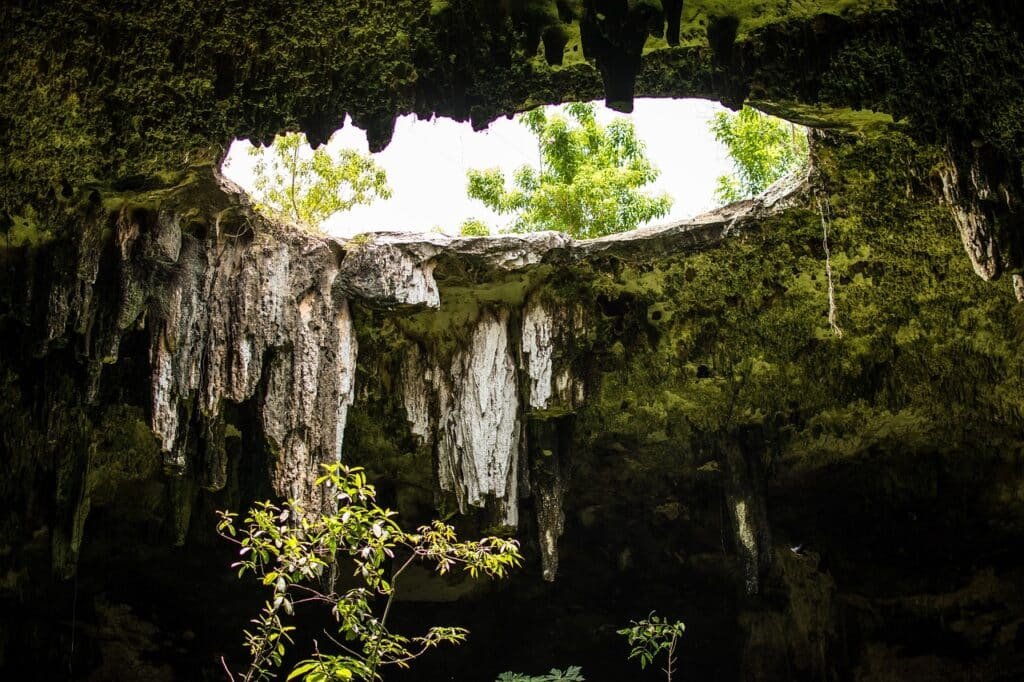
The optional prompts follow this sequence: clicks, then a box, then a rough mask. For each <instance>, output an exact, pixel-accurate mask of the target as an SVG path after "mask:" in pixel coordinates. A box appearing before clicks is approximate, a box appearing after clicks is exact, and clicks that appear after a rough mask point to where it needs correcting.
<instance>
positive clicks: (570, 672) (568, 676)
mask: <svg viewBox="0 0 1024 682" xmlns="http://www.w3.org/2000/svg"><path fill="white" fill-rule="evenodd" d="M559 681H562V682H585V678H584V677H583V673H582V671H581V670H580V667H579V666H577V665H571V666H569V667H568V668H566V669H565V670H559V669H558V668H552V669H551V671H550V672H548V673H547V674H545V675H536V676H534V675H523V674H522V673H502V674H500V675H498V679H496V680H495V682H559Z"/></svg>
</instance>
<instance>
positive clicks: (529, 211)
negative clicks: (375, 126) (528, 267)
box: [222, 99, 808, 239]
mask: <svg viewBox="0 0 1024 682" xmlns="http://www.w3.org/2000/svg"><path fill="white" fill-rule="evenodd" d="M807 159H808V144H807V131H806V129H805V128H803V127H801V126H798V125H795V124H792V123H789V122H787V121H784V120H782V119H777V118H774V117H772V116H769V115H767V114H764V113H761V112H759V111H757V110H755V109H750V108H744V109H743V110H741V111H739V112H732V111H730V110H728V109H726V108H725V107H723V106H721V105H719V104H717V103H714V102H710V101H707V100H697V99H639V100H637V101H636V105H635V108H634V111H633V113H632V114H629V115H623V114H620V113H618V112H614V111H612V110H610V109H607V108H605V107H604V105H603V104H602V103H600V102H588V103H577V104H565V105H558V106H545V107H540V108H538V109H535V110H532V111H529V112H526V113H523V114H518V115H515V116H512V117H508V118H503V119H499V120H497V121H494V122H493V123H492V124H491V125H490V126H489V127H488V128H486V129H485V130H481V131H473V129H472V127H471V126H470V124H469V123H460V122H456V121H453V120H450V119H445V118H434V119H430V120H420V119H418V118H417V117H416V116H415V115H408V116H404V117H402V118H400V119H399V120H398V122H397V125H396V127H395V134H394V137H393V139H392V142H391V144H390V145H389V146H388V147H387V148H386V149H384V150H383V151H381V152H379V153H376V154H370V153H369V148H368V145H367V140H366V133H365V131H363V130H360V129H359V128H357V127H355V126H354V125H351V122H350V121H349V120H346V124H345V125H344V126H343V127H342V128H341V129H339V130H338V131H336V132H335V133H334V135H332V136H331V138H330V140H329V141H328V142H327V144H325V145H323V146H321V147H320V148H318V149H316V150H314V149H312V148H311V147H310V146H309V145H308V144H307V143H306V139H305V137H304V136H303V135H302V134H301V133H289V134H286V135H282V136H279V137H278V138H277V139H276V140H275V141H274V143H273V144H272V145H270V146H266V147H254V146H253V145H252V144H251V143H250V142H249V141H247V140H235V141H234V142H233V143H232V145H231V148H230V150H229V152H228V154H227V156H226V158H225V161H224V163H223V165H222V172H223V174H224V175H225V176H226V177H227V178H229V179H230V180H232V181H234V182H235V183H236V184H238V185H239V186H241V187H242V189H244V190H245V191H246V192H248V193H249V194H250V196H251V197H252V198H253V200H254V204H255V205H256V206H257V208H258V210H260V211H261V212H263V213H265V214H267V215H269V216H271V217H273V218H276V219H278V220H283V221H285V222H289V223H293V224H296V225H298V226H300V227H302V228H304V229H308V230H311V231H315V232H323V233H326V234H329V235H331V236H335V237H339V238H348V237H352V236H354V235H357V234H362V233H367V232H376V231H401V232H414V233H416V232H418V233H427V232H441V233H445V234H449V235H458V234H462V235H465V236H485V235H497V234H503V233H510V232H534V231H542V230H554V231H559V232H565V233H567V234H569V235H570V236H572V237H574V238H578V239H586V238H593V237H601V236H605V235H608V234H613V233H618V232H626V231H629V230H632V229H635V228H638V227H644V226H647V225H652V224H671V223H678V222H682V221H685V220H687V219H690V218H693V217H695V216H697V215H699V214H702V213H705V212H707V211H711V210H714V209H715V208H718V207H720V206H722V205H725V204H727V203H731V202H733V201H737V200H741V199H746V198H752V197H754V196H757V195H758V194H760V193H762V192H764V191H765V190H766V189H767V188H768V187H769V186H771V185H772V184H773V183H775V182H777V181H778V180H780V179H781V178H783V177H787V176H790V175H792V174H794V173H800V172H804V171H805V170H806V168H807V163H808V161H807Z"/></svg>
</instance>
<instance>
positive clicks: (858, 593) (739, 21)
mask: <svg viewBox="0 0 1024 682" xmlns="http://www.w3.org/2000/svg"><path fill="white" fill-rule="evenodd" d="M0 25H2V27H3V35H4V40H3V41H2V42H0V54H2V59H0V82H2V83H3V87H2V88H0V131H2V133H3V135H2V140H3V141H2V145H3V153H2V155H0V158H2V161H0V232H2V233H3V239H2V241H0V262H2V267H3V275H2V277H3V282H2V284H0V382H2V386H3V389H2V392H0V401H2V408H0V461H2V462H3V464H4V468H3V476H2V477H0V499H2V500H3V502H2V505H3V508H4V513H3V514H2V515H0V676H2V677H3V678H4V679H40V680H45V679H54V680H56V679H61V680H70V679H75V680H79V679H80V680H137V679H146V680H207V679H209V680H215V679H220V680H223V679H226V676H225V671H224V668H223V667H222V659H223V660H225V661H231V662H234V661H237V660H243V659H244V657H245V650H244V647H243V639H242V630H243V629H244V628H246V627H247V624H248V622H249V619H250V618H252V617H253V615H254V614H255V613H256V611H257V610H258V609H259V605H260V603H261V601H262V597H261V594H260V593H259V592H258V591H256V590H254V589H253V585H252V584H251V581H250V582H246V581H242V580H238V579H237V577H236V575H235V571H234V570H232V568H231V563H232V562H233V561H234V560H235V558H236V557H235V552H234V550H233V549H232V547H230V546H229V545H227V544H226V543H224V542H223V541H222V540H221V539H220V538H218V536H217V534H216V532H215V526H216V523H217V518H218V517H217V511H218V510H236V511H241V510H244V509H245V508H247V507H248V506H249V505H251V504H252V503H254V502H256V501H259V500H266V499H278V500H280V499H283V498H292V499H295V500H301V501H302V502H303V503H304V504H306V505H308V506H309V507H310V508H327V507H328V506H329V502H328V500H327V499H326V498H325V496H324V492H323V489H322V488H321V487H318V486H317V485H315V479H316V478H317V476H318V468H317V467H318V465H319V464H322V463H330V462H336V461H337V460H338V459H339V458H341V459H342V460H343V461H345V462H348V463H351V464H355V465H359V466H362V467H365V469H366V471H367V472H368V474H369V477H370V479H371V480H372V481H373V482H374V483H375V484H376V486H377V489H378V492H379V494H380V498H381V500H382V501H383V503H384V504H387V505H389V506H390V507H392V508H394V509H397V510H398V512H399V513H400V515H401V516H400V518H402V519H403V520H406V519H407V520H409V522H411V523H422V522H425V521H427V520H429V519H431V518H434V517H438V516H442V517H443V518H446V519H449V520H451V522H452V523H453V524H455V525H456V526H457V527H458V528H459V530H460V533H463V534H465V535H480V534H484V533H486V532H489V529H493V528H495V527H500V528H502V529H505V530H506V531H507V532H509V533H511V534H512V536H513V537H515V538H517V539H518V540H519V541H520V543H521V547H522V551H523V555H524V561H523V565H522V567H521V568H519V569H517V570H515V571H513V572H512V574H511V575H510V577H509V578H508V579H506V580H502V581H497V582H494V583H483V584H481V583H477V582H475V581H468V580H467V579H464V578H462V579H460V578H457V577H450V576H449V577H443V578H441V579H439V580H434V581H430V580H427V579H426V577H429V576H420V577H418V578H417V579H416V580H410V581H409V582H410V587H409V588H408V589H406V590H404V591H400V592H399V601H398V603H397V607H396V616H395V617H396V620H395V625H396V627H399V628H408V629H410V630H412V631H415V630H416V629H417V628H422V627H423V626H424V625H429V624H433V623H436V622H443V623H451V624H455V625H461V626H464V627H467V628H469V629H470V631H471V634H470V636H469V639H468V641H467V642H466V643H465V644H463V645H462V646H459V647H455V648H446V649H441V650H438V651H435V652H431V653H430V654H429V655H427V656H425V657H424V658H423V659H421V660H417V661H416V663H415V664H414V665H413V666H412V667H411V668H410V669H408V670H398V671H394V672H392V671H389V672H388V673H387V674H386V679H387V680H392V679H393V680H397V681H401V680H407V681H410V682H411V681H414V680H492V679H495V678H496V677H497V676H498V675H499V674H501V673H502V672H504V671H521V672H524V673H541V672H543V671H545V670H548V669H550V668H566V667H568V666H570V665H578V666H580V667H581V668H582V670H583V673H584V674H585V675H586V679H587V680H596V681H598V682H600V681H601V680H623V679H637V680H640V679H650V680H654V679H660V678H661V676H662V673H661V672H660V671H659V670H658V669H657V666H650V667H648V668H647V669H645V670H641V669H640V667H639V666H638V665H637V664H636V662H635V661H630V660H627V656H628V653H629V650H628V646H627V645H626V643H625V642H624V641H623V638H622V637H621V636H620V635H618V634H617V633H616V630H617V629H620V628H622V627H624V626H626V625H627V624H628V623H629V622H630V621H631V620H635V619H639V618H643V617H644V616H645V615H647V614H648V613H649V612H651V611H652V610H657V612H658V613H660V614H664V615H666V616H669V617H672V618H679V619H681V620H683V621H685V623H686V633H685V635H684V636H683V637H682V639H681V640H680V644H679V650H678V656H679V660H678V670H679V675H680V676H681V678H685V679H714V680H734V679H735V680H766V681H775V680H778V681H784V680H855V681H858V682H869V681H870V682H883V681H885V682H888V681H895V680H908V681H909V680H972V681H976V680H985V681H989V680H991V681H998V680H1006V681H1009V680H1019V679H1022V678H1024V568H1022V566H1021V564H1022V559H1024V542H1022V540H1024V359H1022V355H1021V353H1020V350H1019V349H1020V343H1021V341H1022V340H1024V307H1022V306H1021V303H1020V301H1022V300H1024V203H1022V202H1024V104H1022V103H1024V48H1022V45H1024V6H1022V5H1019V4H1017V3H1010V2H1004V1H1001V0H821V1H820V2H789V1H783V0H764V1H762V2H751V1H748V0H689V1H687V2H678V1H669V0H558V1H557V2H556V1H555V0H528V1H526V0H502V1H500V2H494V1H492V0H429V1H428V0H393V1H392V2H383V1H376V0H362V1H356V0H333V1H325V2H296V1H294V0H279V1H271V0H252V1H251V2H248V3H231V2H225V3H214V2H197V1H195V0H168V1H167V2H163V3H156V4H154V3H131V2H125V3H100V2H96V1H95V0H84V1H81V0H49V1H44V0H14V1H13V2H8V3H5V4H4V7H3V8H2V9H0ZM636 97H661V98H666V97H673V98H683V97H694V98H703V99H708V100H714V101H717V102H721V103H722V104H724V105H726V106H728V107H731V108H733V109H737V108H739V107H741V106H743V105H744V104H746V105H749V106H752V107H755V108H757V109H759V110H761V111H764V112H766V113H770V114H772V115H774V116H779V117H781V118H784V119H787V120H789V121H793V122H795V123H798V124H800V125H805V126H808V127H809V128H810V129H811V131H812V132H811V169H810V171H809V173H808V174H807V175H806V176H802V177H799V178H794V179H793V180H792V181H790V182H787V183H784V184H782V185H779V186H776V187H774V188H772V190H771V191H769V192H768V193H766V194H764V195H762V196H760V197H758V198H756V199H751V200H745V201H740V202H737V203H734V204H731V205H728V206H725V207H723V208H721V209H719V210H717V211H714V212H712V213H708V214H704V215H702V216H700V217H698V218H695V219H693V220H688V221H683V222H677V223H672V224H666V225H660V226H656V227H643V228H640V229H638V230H635V231H633V232H628V233H622V234H617V235H613V236H609V237H602V238H598V239H591V240H580V241H577V240H573V239H571V238H569V237H568V236H566V235H564V234H560V233H551V232H547V233H536V234H529V235H499V236H493V237H465V238H462V237H449V236H445V235H439V234H408V233H375V234H371V235H369V236H365V237H363V238H359V239H348V240H340V239H332V238H328V237H323V236H317V235H312V234H308V233H304V232H300V231H296V230H294V229H291V228H289V227H288V226H286V225H283V224H278V223H277V222H275V221H273V220H270V219H268V218H266V217H264V216H262V215H261V214H260V213H258V212H257V211H255V210H254V209H253V206H252V204H251V202H250V200H249V198H248V197H247V196H246V195H245V194H244V193H243V192H241V191H240V189H239V188H238V187H236V186H234V185H233V184H232V183H231V182H229V181H227V180H226V179H225V178H223V177H222V176H221V175H220V173H219V167H220V163H221V160H222V159H223V157H224V155H225V153H226V151H225V150H226V147H227V146H228V145H229V144H230V143H231V141H232V140H233V139H248V140H251V141H253V142H254V143H269V142H270V141H271V140H273V138H274V136H275V135H277V134H279V133H281V132H285V131H302V132H304V133H305V134H306V135H307V136H308V138H309V140H310V141H311V142H312V143H314V144H319V143H322V142H324V141H325V140H326V139H327V138H328V137H329V136H330V134H331V132H333V131H334V130H335V129H337V128H338V127H339V126H340V125H341V124H342V122H343V121H345V120H346V117H347V116H350V117H351V120H352V121H353V122H354V123H355V124H356V125H357V126H359V127H361V128H364V129H365V130H366V131H367V135H368V140H369V144H370V147H371V148H372V149H374V150H380V149H382V148H384V147H385V146H386V145H387V144H388V142H389V140H390V138H391V135H392V132H393V129H394V125H395V120H396V118H397V117H399V116H401V115H406V114H416V115H417V116H419V117H421V118H429V117H431V116H439V117H448V118H452V119H455V120H458V121H471V122H472V124H473V126H474V127H476V128H484V127H486V126H487V124H488V123H490V122H491V121H493V120H495V119H497V118H499V117H501V116H509V115H512V114H515V113H517V112H523V111H526V110H528V109H530V108H533V107H536V106H539V105H542V104H552V103H562V102H572V101H589V100H593V99H596V98H602V99H604V100H605V101H606V103H607V105H608V106H609V107H611V108H613V109H616V110H620V111H629V110H630V109H631V108H632V106H633V101H634V98H636ZM823 229H824V230H825V231H826V232H827V234H828V240H829V244H830V247H831V252H830V253H831V263H830V267H832V268H834V269H835V271H836V273H837V276H836V278H835V286H834V301H835V306H834V310H833V311H832V312H831V314H830V309H829V304H828V301H829V292H828V286H829V285H828V283H827V282H828V281H831V279H830V278H826V277H825V267H826V265H825V261H824V260H823V255H822V252H823V245H822V239H823ZM495 472H497V474H495ZM421 578H422V579H421ZM318 625H319V623H314V622H310V623H307V624H306V625H304V628H306V627H308V628H312V629H314V630H315V629H316V627H317V626H318ZM284 676H285V675H284V674H282V679H283V677H284Z"/></svg>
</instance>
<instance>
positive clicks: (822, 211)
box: [818, 196, 843, 339]
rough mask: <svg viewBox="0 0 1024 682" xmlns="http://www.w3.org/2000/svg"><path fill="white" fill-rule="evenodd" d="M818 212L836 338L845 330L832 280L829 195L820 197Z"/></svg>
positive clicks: (830, 322)
mask: <svg viewBox="0 0 1024 682" xmlns="http://www.w3.org/2000/svg"><path fill="white" fill-rule="evenodd" d="M818 214H819V215H821V233H822V239H821V244H822V246H823V247H825V276H826V278H827V279H828V326H830V327H831V328H832V333H833V334H834V335H835V336H836V338H840V339H841V338H842V337H843V330H842V329H840V328H839V323H838V322H836V288H835V285H834V284H833V282H832V253H831V252H830V251H829V248H828V230H829V227H830V225H831V223H832V207H831V206H830V205H829V202H828V197H824V198H822V197H820V196H819V197H818Z"/></svg>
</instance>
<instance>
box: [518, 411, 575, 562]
mask: <svg viewBox="0 0 1024 682" xmlns="http://www.w3.org/2000/svg"><path fill="white" fill-rule="evenodd" d="M526 433H527V439H528V441H529V457H530V488H531V491H532V493H533V498H534V509H535V513H536V516H537V541H538V544H539V546H540V557H541V570H542V572H543V575H544V579H545V580H547V581H549V582H550V581H553V580H554V579H555V576H556V575H557V573H558V540H559V538H561V537H562V532H563V531H564V530H565V513H564V511H563V504H564V500H565V491H566V485H567V482H568V481H567V479H568V474H567V470H568V468H567V459H568V456H569V444H570V443H571V442H572V434H571V428H570V424H569V421H568V420H567V419H564V418H563V419H550V420H537V419H534V420H530V423H529V425H528V427H527V431H526Z"/></svg>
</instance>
